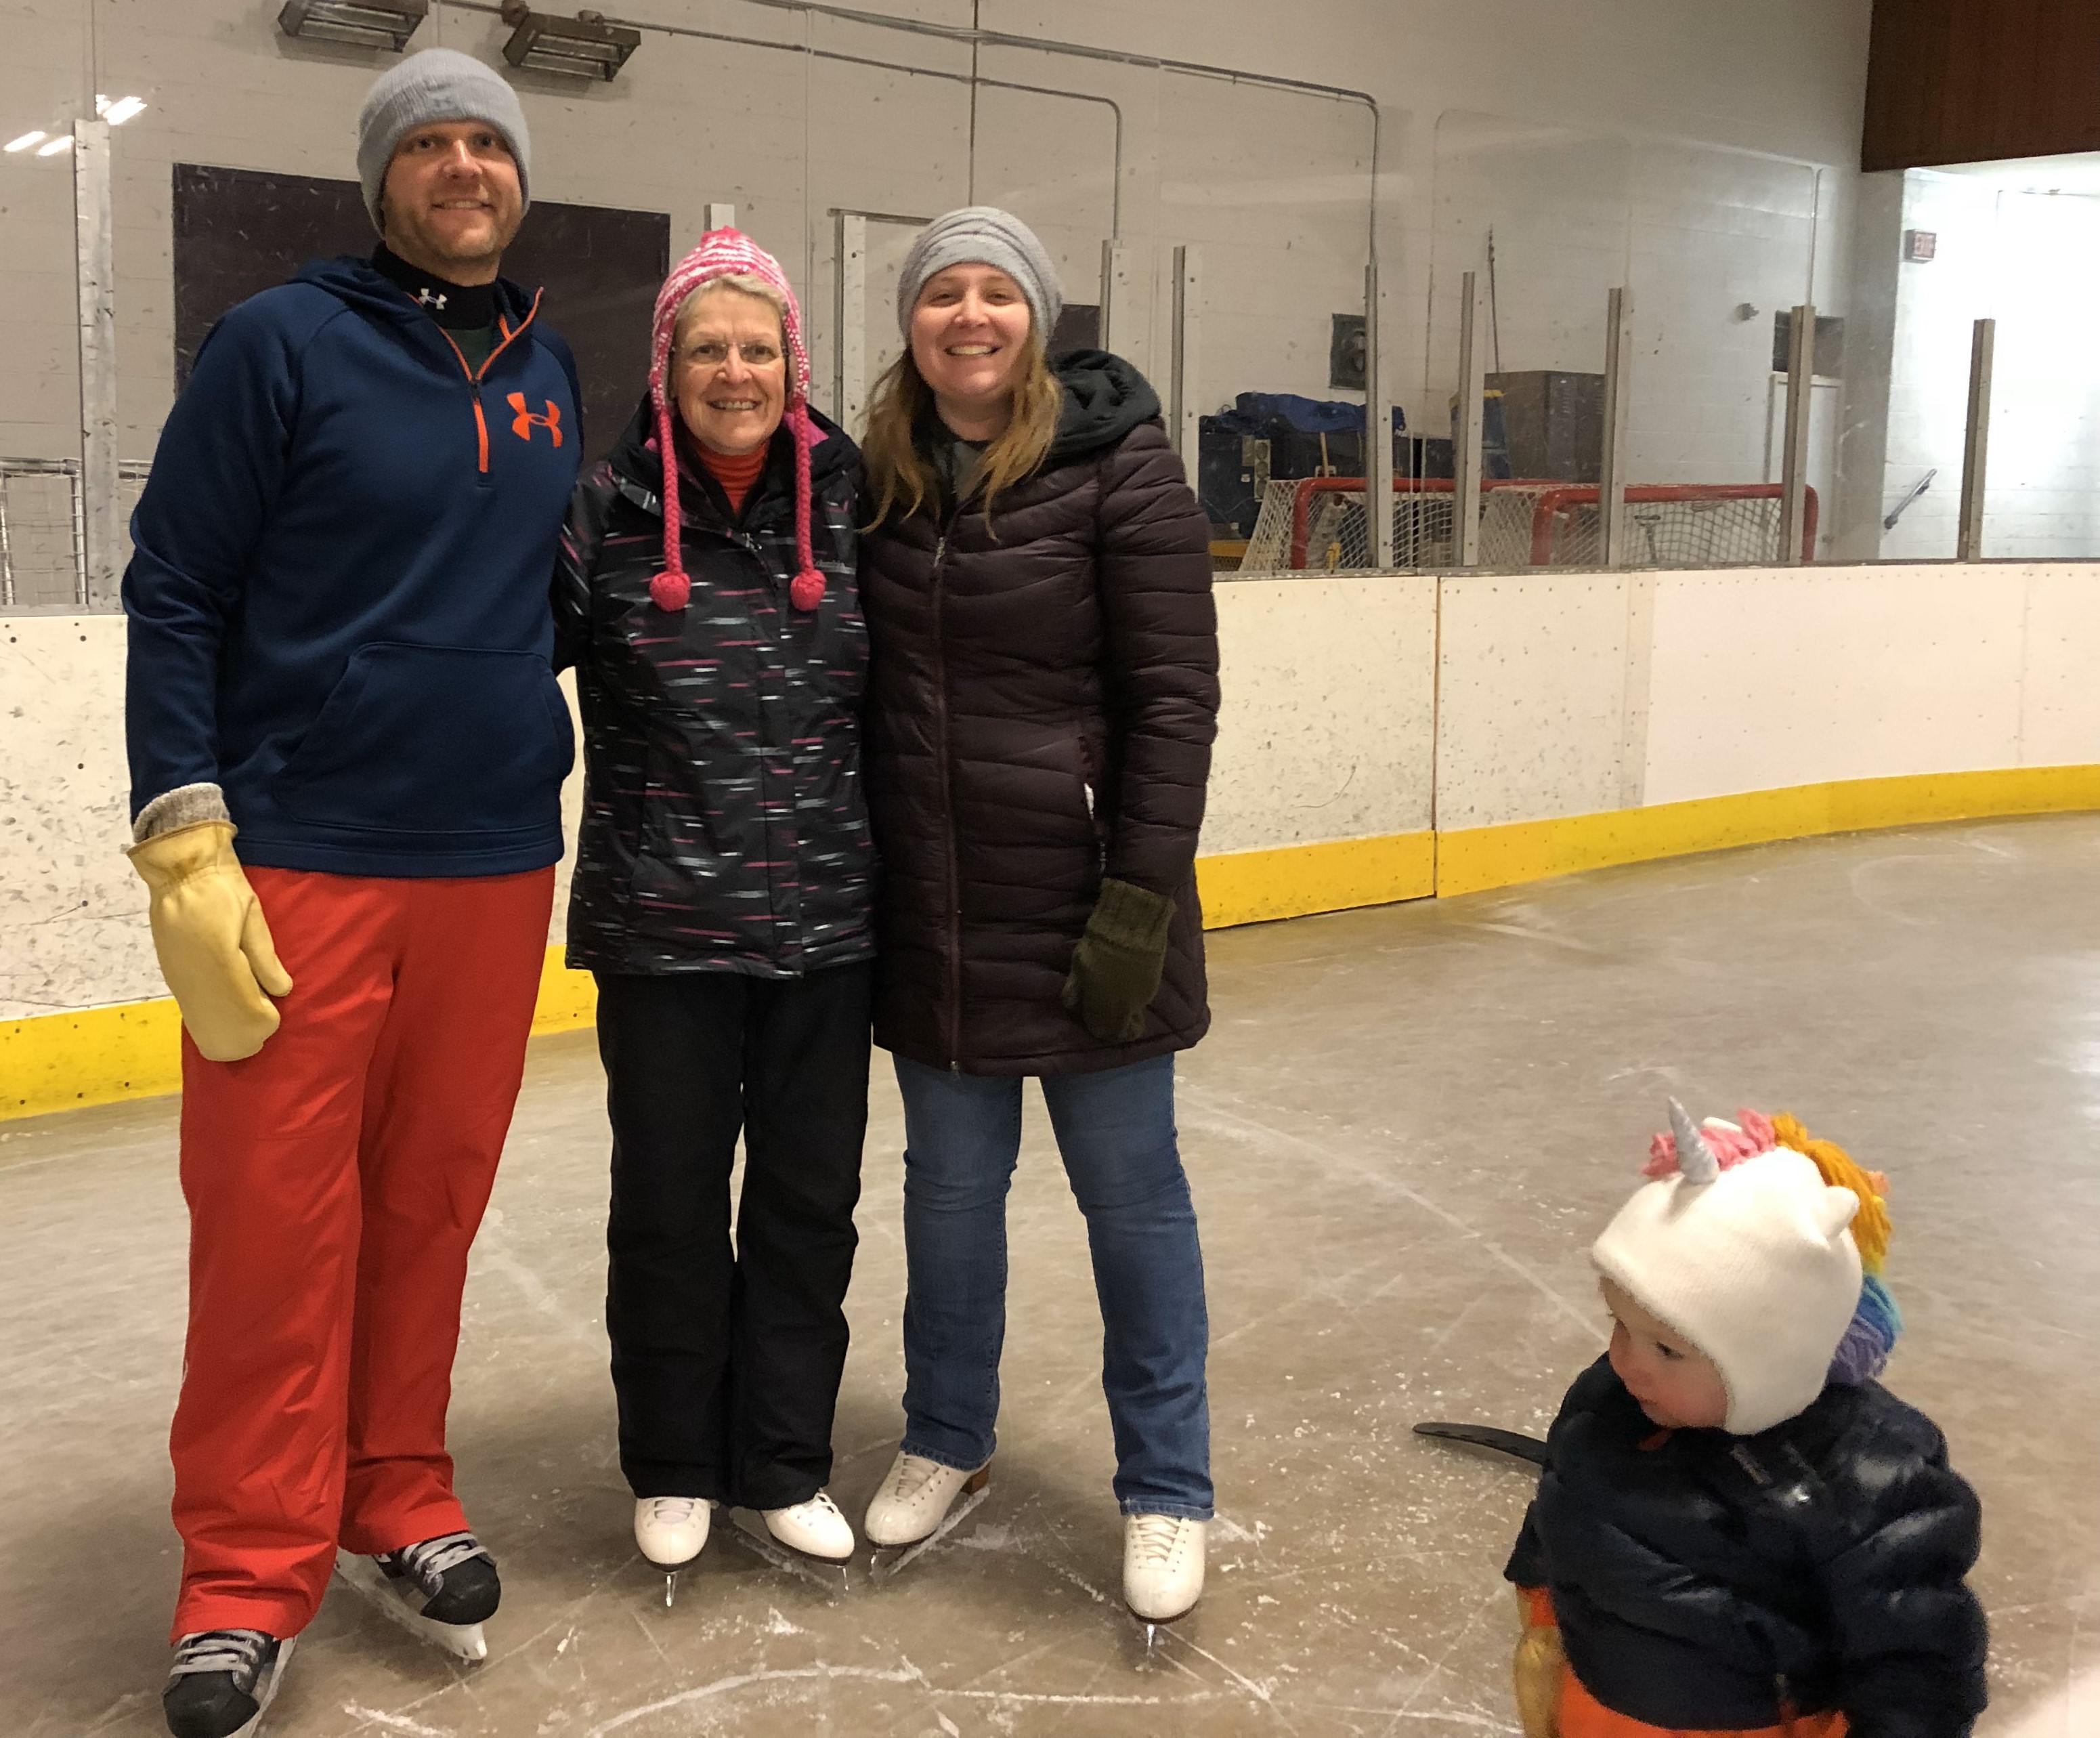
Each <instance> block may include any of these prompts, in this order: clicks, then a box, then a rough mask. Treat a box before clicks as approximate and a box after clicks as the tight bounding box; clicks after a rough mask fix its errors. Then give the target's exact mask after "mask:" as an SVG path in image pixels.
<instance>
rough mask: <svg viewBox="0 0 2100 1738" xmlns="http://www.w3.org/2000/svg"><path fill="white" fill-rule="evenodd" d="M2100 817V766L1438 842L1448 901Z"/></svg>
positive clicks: (1919, 782) (1543, 825) (1580, 819)
mask: <svg viewBox="0 0 2100 1738" xmlns="http://www.w3.org/2000/svg"><path fill="white" fill-rule="evenodd" d="M2067 809H2100V766H2023V767H2013V768H2010V769H2005V770H1996V771H1989V772H1974V773H1926V774H1918V775H1916V776H1913V777H1908V778H1899V779H1842V780H1839V781H1838V782H1836V783H1830V784H1802V785H1796V786H1793V787H1791V788H1790V789H1786V790H1779V791H1749V792H1745V793H1744V794H1742V795H1741V796H1703V797H1700V798H1697V799H1696V800H1695V801H1690V802H1682V803H1658V804H1657V805H1654V806H1653V807H1652V808H1647V809H1617V810H1609V811H1607V812H1605V813H1604V814H1576V815H1569V816H1568V817H1566V818H1564V819H1561V820H1555V821H1519V822H1517V823H1515V824H1513V825H1511V826H1507V827H1466V828H1462V829H1459V830H1457V831H1454V832H1443V833H1439V834H1438V835H1437V836H1436V892H1437V895H1438V897H1439V898H1451V897H1452V896H1454V894H1458V893H1479V892H1480V891H1481V890H1482V889H1486V888H1490V887H1512V886H1515V885H1516V884H1519V883H1520V882H1524V881H1538V880H1545V879H1546V877H1547V876H1556V875H1573V874H1577V873H1578V872H1579V871H1582V870H1585V869H1604V868H1609V867H1612V866H1614V865H1616V864H1619V863H1640V862H1652V861H1654V860H1656V859H1657V858H1665V857H1685V856H1689V855H1690V854H1692V853H1693V852H1696V851H1723V850H1727V849H1731V848H1732V847H1734V846H1736V845H1769V844H1771V843H1772V842H1773V841H1774V840H1780V839H1814V838H1819V837H1820V836H1823V835H1824V834H1827V833H1852V832H1867V831H1869V830H1870V829H1873V828H1874V827H1917V826H1921V825H1924V824H1926V823H1930V822H1934V821H1970V820H1980V819H1983V818H1986V817H1988V816H1992V815H2008V814H2051V813H2058V812H2061V811H2063V810H2067Z"/></svg>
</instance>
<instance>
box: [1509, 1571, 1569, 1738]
mask: <svg viewBox="0 0 2100 1738" xmlns="http://www.w3.org/2000/svg"><path fill="white" fill-rule="evenodd" d="M1517 1605H1518V1608H1519V1609H1520V1610H1521V1611H1522V1612H1524V1634H1522V1635H1521V1636H1520V1637H1519V1638H1518V1639H1517V1644H1516V1661H1515V1665H1516V1714H1517V1718H1518V1719H1519V1720H1520V1722H1522V1723H1523V1726H1524V1738H1560V1690H1561V1683H1562V1681H1563V1679H1564V1677H1565V1676H1566V1672H1567V1663H1568V1656H1567V1655H1566V1653H1564V1652H1563V1651H1562V1649H1561V1646H1560V1630H1559V1628H1558V1627H1557V1626H1555V1625H1553V1624H1550V1623H1533V1621H1531V1617H1532V1607H1531V1601H1530V1599H1529V1596H1528V1595H1526V1593H1525V1592H1524V1590H1523V1589H1522V1588H1519V1589H1518V1590H1517Z"/></svg>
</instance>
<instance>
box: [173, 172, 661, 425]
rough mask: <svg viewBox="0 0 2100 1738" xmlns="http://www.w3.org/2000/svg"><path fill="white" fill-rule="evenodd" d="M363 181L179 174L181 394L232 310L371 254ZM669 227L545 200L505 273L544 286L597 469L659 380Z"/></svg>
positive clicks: (644, 216)
mask: <svg viewBox="0 0 2100 1738" xmlns="http://www.w3.org/2000/svg"><path fill="white" fill-rule="evenodd" d="M373 240H374V238H373V232H372V220H371V219H370V218H368V217H367V216H366V215H365V213H364V199H363V197H362V196H360V193H359V191H358V186H357V183H355V181H330V180H324V179H320V178H317V177H315V176H312V175H277V174H258V173H257V172H256V171H255V170H247V169H214V168H211V167H209V166H207V165H202V164H197V163H178V164H176V165H175V181H174V271H175V388H176V390H178V391H179V390H182V386H183V382H186V381H187V380H188V378H189V373H190V367H191V364H193V363H194V362H195V361H196V353H197V350H198V347H199V346H201V344H202V343H203V342H204V340H205V333H208V332H210V330H211V329H212V326H213V324H214V323H215V322H216V321H217V320H218V317H219V316H220V315H223V313H225V312H226V311H227V309H228V308H230V307H233V306H234V305H235V303H236V302H244V301H245V300H246V299H247V298H249V297H250V296H252V295H254V294H255V293H257V292H258V291H259V290H264V289H269V288H270V287H271V285H276V284H281V283H283V282H284V281H285V280H286V279H287V278H289V277H290V276H292V274H293V272H295V271H298V269H299V267H301V266H302V265H304V264H305V263H306V262H307V261H308V260H310V259H324V258H329V257H331V256H333V255H335V254H358V255H360V256H363V255H367V254H370V253H371V251H372V248H373ZM670 257H671V219H670V218H669V217H668V214H665V213H664V212H661V211H615V210H611V209H609V208H607V207H605V206H602V205H557V204H555V203H554V202H553V201H548V200H535V201H533V202H532V210H530V211H529V212H527V214H526V216H525V224H524V227H523V228H522V229H521V230H520V231H519V232H518V240H517V241H516V243H515V244H514V245H513V246H512V248H511V249H510V253H509V254H507V255H506V256H505V259H504V262H503V273H504V276H505V277H508V278H510V279H512V280H514V281H515V282H517V283H519V284H523V285H525V286H526V287H527V289H532V288H535V287H544V288H545V290H546V293H547V298H546V302H545V317H546V318H547V319H548V320H549V322H550V323H551V324H553V325H554V329H555V330H556V331H558V332H559V333H561V334H562V337H565V338H567V340H568V342H569V347H570V348H571V350H573V351H575V352H576V372H577V373H579V374H580V376H581V377H582V379H583V388H584V432H585V459H586V461H592V460H596V459H598V458H599V457H602V456H603V455H604V454H605V453H606V452H608V451H610V450H611V447H612V444H613V443H614V442H615V441H616V440H618V439H619V438H620V432H621V430H624V428H625V427H626V426H627V419H628V418H629V417H630V416H632V415H633V412H634V407H635V405H636V404H637V403H639V402H640V400H641V397H642V390H643V389H644V388H645V387H646V386H647V385H648V382H649V315H650V311H651V308H652V307H654V306H655V300H656V290H657V286H658V285H660V284H661V283H662V282H663V281H664V274H665V273H666V272H667V271H669V269H670Z"/></svg>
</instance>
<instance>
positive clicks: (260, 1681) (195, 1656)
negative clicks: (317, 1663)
mask: <svg viewBox="0 0 2100 1738" xmlns="http://www.w3.org/2000/svg"><path fill="white" fill-rule="evenodd" d="M297 1639H298V1638H297V1637H296V1636H295V1637H293V1638H292V1639H291V1640H289V1641H279V1640H278V1639H277V1638H276V1636H274V1635H265V1634H263V1633H262V1631H261V1630H203V1631H201V1632H200V1633H199V1634H195V1635H185V1636H184V1637H183V1639H182V1640H181V1642H180V1643H178V1644H177V1646H176V1648H175V1663H174V1670H171V1671H170V1673H169V1674H168V1687H167V1688H166V1689H165V1690H163V1691H162V1692H161V1711H162V1712H163V1713H165V1714H166V1715H167V1717H168V1730H169V1731H170V1732H171V1733H173V1734H174V1738H251V1735H252V1734H253V1733H254V1732H255V1731H256V1730H257V1729H258V1727H261V1725H262V1711H263V1709H266V1708H267V1707H268V1706H269V1705H270V1701H271V1697H273V1696H276V1693H277V1685H278V1683H280V1681H281V1680H282V1678H284V1675H285V1661H288V1660H289V1659H290V1658H291V1657H292V1647H293V1642H295V1641H296V1640H297Z"/></svg>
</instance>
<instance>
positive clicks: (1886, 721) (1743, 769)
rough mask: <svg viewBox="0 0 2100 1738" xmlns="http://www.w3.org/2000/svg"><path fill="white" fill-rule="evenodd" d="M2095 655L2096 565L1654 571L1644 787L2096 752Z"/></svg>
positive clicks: (1787, 780)
mask: <svg viewBox="0 0 2100 1738" xmlns="http://www.w3.org/2000/svg"><path fill="white" fill-rule="evenodd" d="M2096 653H2100V567H2024V566H2021V565H2017V564H2012V563H2005V564H1989V565H1983V566H1968V567H1964V566H1956V565H1952V564H1944V565H1933V566H1921V567H1836V568H1816V569H1807V570H1803V569H1800V568H1780V569H1776V570H1773V571H1741V572H1726V573H1720V572H1709V573H1679V574H1669V575H1665V576H1661V577H1660V578H1659V580H1658V581H1657V589H1656V598H1655V630H1654V640H1653V649H1652V659H1651V670H1650V686H1649V690H1648V694H1649V705H1648V757H1647V770H1646V781H1645V800H1646V801H1648V802H1649V803H1665V802H1677V801H1683V800H1685V799H1687V798H1692V797H1701V796H1727V795H1730V794H1732V793H1734V792H1742V791H1761V790H1771V789H1775V788H1778V787H1784V786H1788V785H1798V784H1819V783H1824V782H1825V781H1828V780H1832V779H1877V778H1892V777H1899V776H1903V775H1905V774H1917V773H1935V772H1961V771H1970V770H1979V769H1983V768H1993V767H2016V766H2050V765H2077V764H2085V763H2089V762H2091V761H2095V760H2100V689H2096V687H2095V686H2094V685H2093V683H2092V682H2091V681H2090V680H2089V678H2088V679H2085V680H2082V681H2081V680H2080V669H2081V666H2084V667H2086V668H2089V666H2090V664H2091V663H2092V661H2093V657H2094V655H2095V654H2096ZM2030 719H2032V726H2033V727H2032V730H2031V729H2030V728H2029V723H2028V721H2029V720H2030Z"/></svg>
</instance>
